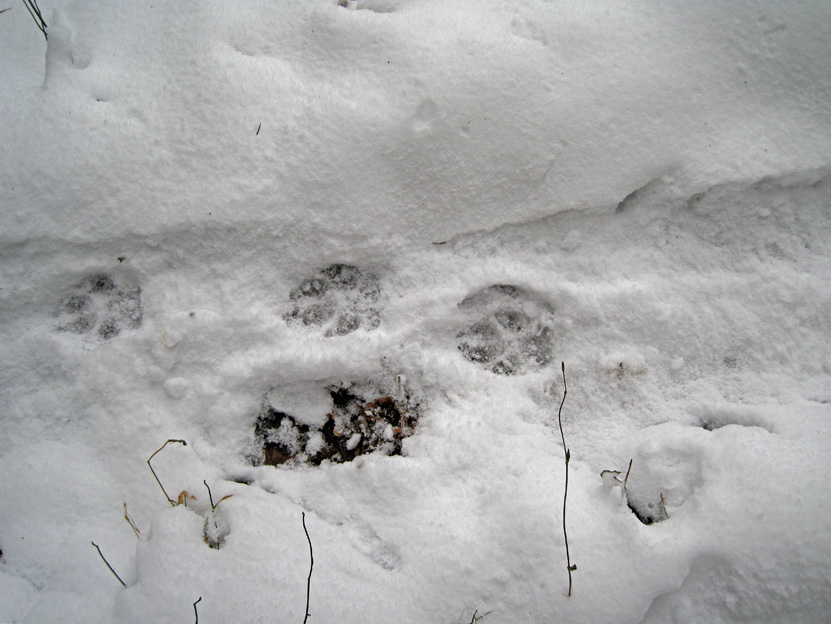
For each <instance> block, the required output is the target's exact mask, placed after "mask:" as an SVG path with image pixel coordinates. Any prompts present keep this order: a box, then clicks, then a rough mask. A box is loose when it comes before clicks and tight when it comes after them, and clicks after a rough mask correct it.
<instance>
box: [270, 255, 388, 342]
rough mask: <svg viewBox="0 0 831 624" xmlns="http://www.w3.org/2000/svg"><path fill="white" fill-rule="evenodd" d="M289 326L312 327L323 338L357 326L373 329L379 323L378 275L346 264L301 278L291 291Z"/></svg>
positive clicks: (379, 294) (379, 295)
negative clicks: (317, 329)
mask: <svg viewBox="0 0 831 624" xmlns="http://www.w3.org/2000/svg"><path fill="white" fill-rule="evenodd" d="M289 298H290V299H291V301H292V302H293V307H292V309H291V311H290V312H288V313H286V314H285V316H284V317H283V318H284V319H285V321H286V323H287V324H288V325H289V326H294V327H303V326H305V327H313V328H319V329H320V330H322V332H323V334H324V335H325V336H327V337H330V336H343V335H345V334H349V333H352V332H353V331H355V330H357V329H361V328H363V329H365V330H367V331H370V330H373V329H375V328H376V327H378V325H380V324H381V316H380V313H379V311H378V301H379V299H380V298H381V287H380V285H379V282H378V278H377V277H376V276H374V275H371V274H367V273H363V272H362V271H360V270H359V269H358V268H357V267H354V266H351V265H348V264H333V265H331V266H329V267H327V268H325V269H323V270H322V271H320V272H319V273H318V274H317V275H315V276H313V277H310V278H308V279H306V280H304V281H303V283H301V284H300V285H299V286H298V287H297V288H295V289H294V290H292V291H291V293H290V294H289Z"/></svg>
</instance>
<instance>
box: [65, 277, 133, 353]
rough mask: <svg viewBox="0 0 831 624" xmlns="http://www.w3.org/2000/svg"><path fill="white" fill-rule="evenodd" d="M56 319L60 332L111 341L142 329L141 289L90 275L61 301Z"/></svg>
mask: <svg viewBox="0 0 831 624" xmlns="http://www.w3.org/2000/svg"><path fill="white" fill-rule="evenodd" d="M56 315H57V317H58V325H57V327H56V330H57V331H59V332H70V333H73V334H82V335H88V336H91V337H95V338H98V339H100V340H111V339H112V338H114V337H115V336H117V335H118V334H120V333H121V331H122V330H124V329H137V328H138V327H140V326H141V323H142V320H143V316H144V313H143V311H142V307H141V289H140V288H139V287H138V286H137V285H135V284H128V283H122V282H119V281H116V280H115V279H114V278H113V277H111V276H110V275H107V274H106V273H97V274H94V275H90V276H88V277H86V278H84V279H83V281H81V283H80V284H78V285H77V286H75V287H74V288H73V289H72V290H71V292H70V293H69V294H67V295H66V296H65V297H64V298H63V299H62V300H61V302H60V304H59V305H58V310H57V314H56Z"/></svg>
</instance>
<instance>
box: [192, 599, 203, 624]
mask: <svg viewBox="0 0 831 624" xmlns="http://www.w3.org/2000/svg"><path fill="white" fill-rule="evenodd" d="M200 602H202V596H199V600H197V601H196V602H194V603H193V614H194V615H195V616H196V624H199V609H197V608H196V605H198V604H199V603H200Z"/></svg>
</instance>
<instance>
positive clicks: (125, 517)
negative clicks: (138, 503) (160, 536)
mask: <svg viewBox="0 0 831 624" xmlns="http://www.w3.org/2000/svg"><path fill="white" fill-rule="evenodd" d="M124 519H125V520H126V521H127V522H128V524H129V525H130V528H131V529H133V533H135V534H136V537H141V531H139V528H138V527H137V526H136V523H135V522H133V519H132V518H131V517H130V514H128V513H127V501H124Z"/></svg>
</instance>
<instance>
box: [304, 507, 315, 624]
mask: <svg viewBox="0 0 831 624" xmlns="http://www.w3.org/2000/svg"><path fill="white" fill-rule="evenodd" d="M303 531H304V532H305V533H306V539H307V540H308V541H309V560H310V561H311V564H310V565H309V578H307V579H306V615H305V616H303V624H306V620H308V619H309V615H311V614H310V613H309V595H310V590H311V588H312V570H314V567H315V554H314V551H313V550H312V538H311V537H309V530H308V529H307V528H306V512H305V511H304V512H303Z"/></svg>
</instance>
